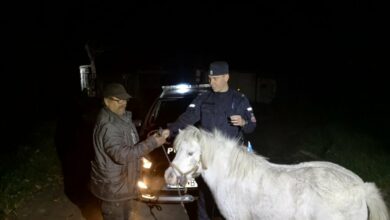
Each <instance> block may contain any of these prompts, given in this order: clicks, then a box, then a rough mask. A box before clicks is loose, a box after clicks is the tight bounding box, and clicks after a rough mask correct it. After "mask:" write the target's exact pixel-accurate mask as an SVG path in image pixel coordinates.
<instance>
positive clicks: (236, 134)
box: [168, 89, 256, 138]
mask: <svg viewBox="0 0 390 220" xmlns="http://www.w3.org/2000/svg"><path fill="white" fill-rule="evenodd" d="M232 115H241V117H243V118H244V119H245V121H246V122H247V124H246V125H245V126H243V127H239V126H233V125H232V124H231V123H230V116H232ZM196 122H200V126H201V128H203V129H205V130H208V131H213V130H214V129H215V128H216V129H219V130H220V131H222V132H223V133H224V134H225V135H227V136H228V137H231V138H241V136H242V133H251V132H252V131H253V130H254V129H255V128H256V118H255V116H254V114H253V109H252V107H251V106H250V103H249V101H248V99H247V98H246V97H245V95H243V94H241V93H239V92H237V91H235V90H232V89H229V90H228V91H227V92H223V93H220V92H213V91H209V92H206V93H201V94H199V95H198V96H197V97H196V98H195V99H194V100H193V101H192V102H191V104H190V105H189V106H188V107H187V110H186V111H185V112H184V113H183V114H182V115H180V116H179V118H178V119H177V120H176V121H175V122H174V123H172V124H168V128H169V129H170V131H171V132H172V133H173V134H176V133H177V131H178V129H181V128H184V127H185V126H187V125H193V124H195V123H196Z"/></svg>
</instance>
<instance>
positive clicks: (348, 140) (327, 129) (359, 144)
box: [300, 123, 390, 204]
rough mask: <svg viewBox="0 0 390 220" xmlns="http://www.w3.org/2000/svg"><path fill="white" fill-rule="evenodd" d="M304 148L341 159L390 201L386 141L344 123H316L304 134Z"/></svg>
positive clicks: (319, 154) (320, 155) (327, 156)
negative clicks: (321, 124)
mask: <svg viewBox="0 0 390 220" xmlns="http://www.w3.org/2000/svg"><path fill="white" fill-rule="evenodd" d="M300 143H301V144H300V149H301V150H304V151H306V152H310V153H311V154H313V155H316V156H317V157H318V158H320V159H321V160H326V161H331V162H334V163H337V164H339V165H341V166H344V167H345V168H347V169H349V170H351V171H353V172H355V173H356V174H357V175H359V176H360V177H361V178H362V179H363V180H364V181H368V182H375V183H376V185H377V186H378V187H379V188H380V189H381V191H382V193H383V195H384V197H385V200H386V201H387V203H388V204H390V198H389V195H390V163H388V161H390V154H389V150H388V149H387V144H386V141H384V140H381V139H379V138H377V137H374V136H372V135H370V134H369V133H365V132H363V131H362V130H361V129H356V128H353V127H348V126H346V125H343V124H336V123H334V124H328V125H326V126H323V127H312V128H310V129H308V130H307V132H306V133H305V134H303V135H302V137H301V142H300Z"/></svg>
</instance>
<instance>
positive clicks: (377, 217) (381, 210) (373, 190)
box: [364, 183, 389, 220]
mask: <svg viewBox="0 0 390 220" xmlns="http://www.w3.org/2000/svg"><path fill="white" fill-rule="evenodd" d="M364 191H365V198H366V203H367V206H368V210H369V218H368V219H370V220H389V213H388V211H387V207H386V204H385V201H384V200H383V198H382V196H381V194H380V192H379V190H378V188H377V187H376V185H375V184H374V183H364Z"/></svg>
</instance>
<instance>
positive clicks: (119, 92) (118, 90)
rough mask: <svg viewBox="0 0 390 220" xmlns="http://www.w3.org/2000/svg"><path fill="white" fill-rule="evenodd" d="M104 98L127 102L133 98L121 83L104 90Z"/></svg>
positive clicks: (109, 85) (111, 84) (108, 86)
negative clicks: (114, 98)
mask: <svg viewBox="0 0 390 220" xmlns="http://www.w3.org/2000/svg"><path fill="white" fill-rule="evenodd" d="M103 96H104V98H108V97H116V98H118V99H122V100H127V99H129V98H131V96H130V95H129V94H128V93H127V92H126V89H125V87H123V85H121V84H119V83H110V84H108V85H107V86H106V87H105V88H104V90H103Z"/></svg>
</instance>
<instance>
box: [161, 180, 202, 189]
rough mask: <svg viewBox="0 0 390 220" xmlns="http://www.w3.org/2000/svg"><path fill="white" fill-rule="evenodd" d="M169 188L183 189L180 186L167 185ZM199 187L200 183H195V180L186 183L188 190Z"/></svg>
mask: <svg viewBox="0 0 390 220" xmlns="http://www.w3.org/2000/svg"><path fill="white" fill-rule="evenodd" d="M167 187H168V188H175V189H176V188H183V187H182V186H179V184H167ZM196 187H198V183H197V182H196V181H195V179H189V180H187V183H186V188H196Z"/></svg>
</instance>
